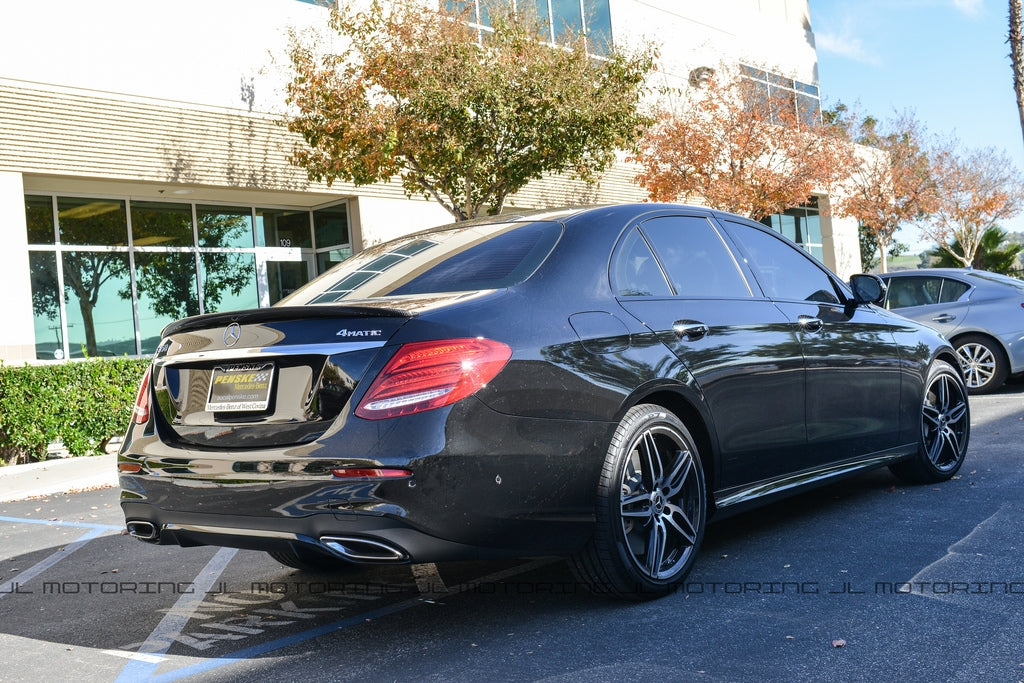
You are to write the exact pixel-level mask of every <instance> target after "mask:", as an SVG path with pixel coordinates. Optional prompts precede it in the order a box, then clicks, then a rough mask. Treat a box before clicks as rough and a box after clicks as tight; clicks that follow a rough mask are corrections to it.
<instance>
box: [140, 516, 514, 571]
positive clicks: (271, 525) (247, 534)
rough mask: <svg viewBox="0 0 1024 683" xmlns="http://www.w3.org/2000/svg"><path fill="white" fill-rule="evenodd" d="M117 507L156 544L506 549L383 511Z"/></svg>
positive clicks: (359, 554) (349, 551)
mask: <svg viewBox="0 0 1024 683" xmlns="http://www.w3.org/2000/svg"><path fill="white" fill-rule="evenodd" d="M121 507H122V508H123V509H124V514H125V520H126V523H127V526H128V529H129V532H130V533H131V535H132V536H134V537H136V538H138V539H139V540H142V541H146V542H147V543H154V544H159V545H179V546H182V547H192V546H200V545H213V546H223V547H228V548H244V549H248V550H264V551H266V550H287V549H295V548H304V549H308V550H316V551H319V552H321V553H324V554H327V555H331V556H335V557H339V558H342V559H345V560H348V561H350V562H357V563H405V562H419V561H445V560H460V559H486V558H491V557H504V556H508V555H509V553H508V552H501V551H497V550H494V549H486V548H478V547H474V546H467V545H464V544H461V543H455V542H452V541H446V540H444V539H440V538H436V537H433V536H430V535H428V534H424V533H422V532H420V531H417V530H416V529H413V528H411V527H409V526H407V525H405V524H402V523H401V522H399V521H397V520H391V519H387V518H383V517H377V518H375V517H369V516H363V515H352V518H351V519H350V520H348V521H346V522H345V523H344V524H339V523H338V521H337V520H336V519H335V518H334V517H333V515H312V516H310V517H307V518H303V520H302V521H301V522H300V523H296V522H295V521H290V522H289V523H287V524H285V523H281V522H280V521H279V520H274V519H272V518H253V517H240V516H231V515H216V516H215V515H201V514H195V513H180V512H177V513H168V512H166V511H163V510H158V509H156V508H154V507H153V506H151V505H147V504H143V503H130V502H122V504H121ZM275 527H276V528H275ZM513 554H514V553H513Z"/></svg>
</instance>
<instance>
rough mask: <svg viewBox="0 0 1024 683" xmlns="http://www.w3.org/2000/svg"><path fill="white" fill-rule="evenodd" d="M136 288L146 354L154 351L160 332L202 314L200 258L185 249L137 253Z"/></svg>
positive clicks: (143, 348) (140, 325)
mask: <svg viewBox="0 0 1024 683" xmlns="http://www.w3.org/2000/svg"><path fill="white" fill-rule="evenodd" d="M135 288H136V290H137V291H138V293H139V332H140V334H141V337H142V353H153V352H154V351H156V347H157V346H158V345H159V343H160V331H161V330H162V329H163V328H164V326H166V325H167V324H168V323H171V322H174V321H175V320H177V319H179V318H185V317H188V316H190V315H198V314H199V295H198V293H197V292H198V290H197V288H196V259H195V256H194V255H192V254H190V253H185V252H157V253H141V254H136V255H135Z"/></svg>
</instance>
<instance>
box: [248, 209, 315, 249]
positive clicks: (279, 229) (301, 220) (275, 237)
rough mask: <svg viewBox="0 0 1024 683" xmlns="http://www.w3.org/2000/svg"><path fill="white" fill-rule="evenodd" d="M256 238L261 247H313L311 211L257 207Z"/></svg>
mask: <svg viewBox="0 0 1024 683" xmlns="http://www.w3.org/2000/svg"><path fill="white" fill-rule="evenodd" d="M256 239H258V240H259V246H261V247H312V246H313V243H312V238H311V236H310V231H309V212H308V211H290V210H287V209H256Z"/></svg>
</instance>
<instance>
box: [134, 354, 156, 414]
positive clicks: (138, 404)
mask: <svg viewBox="0 0 1024 683" xmlns="http://www.w3.org/2000/svg"><path fill="white" fill-rule="evenodd" d="M151 374H152V366H151V367H148V368H146V374H145V375H143V376H142V383H141V384H140V385H139V393H138V395H137V396H136V397H135V408H134V409H133V410H132V422H134V423H135V424H137V425H143V424H146V423H147V422H149V377H150V375H151Z"/></svg>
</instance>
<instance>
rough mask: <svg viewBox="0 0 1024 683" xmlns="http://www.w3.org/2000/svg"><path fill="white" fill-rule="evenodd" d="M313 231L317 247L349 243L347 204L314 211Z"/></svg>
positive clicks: (322, 247)
mask: <svg viewBox="0 0 1024 683" xmlns="http://www.w3.org/2000/svg"><path fill="white" fill-rule="evenodd" d="M313 232H314V234H315V235H316V248H317V249H324V248H326V247H333V246H336V245H339V244H348V242H349V240H348V210H347V209H346V207H345V205H344V204H343V205H341V206H332V207H331V208H329V209H319V210H317V211H314V212H313Z"/></svg>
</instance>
